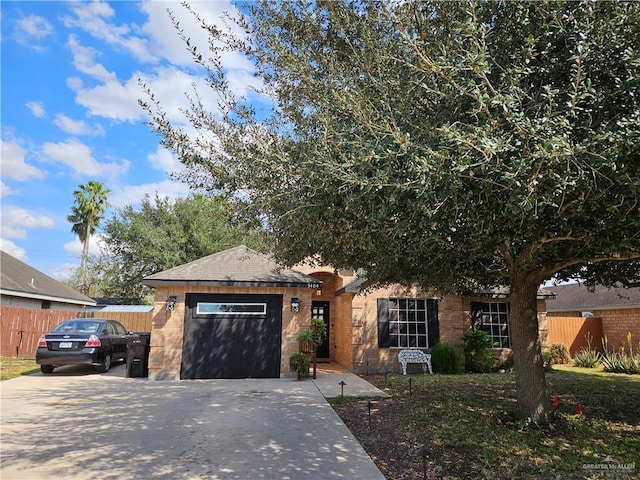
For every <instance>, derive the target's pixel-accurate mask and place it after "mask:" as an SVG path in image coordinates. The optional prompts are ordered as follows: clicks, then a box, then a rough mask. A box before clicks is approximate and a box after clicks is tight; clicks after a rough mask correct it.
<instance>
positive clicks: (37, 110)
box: [26, 102, 47, 118]
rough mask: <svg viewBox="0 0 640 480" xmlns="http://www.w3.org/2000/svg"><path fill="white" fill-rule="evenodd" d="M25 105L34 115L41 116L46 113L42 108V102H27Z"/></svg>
mask: <svg viewBox="0 0 640 480" xmlns="http://www.w3.org/2000/svg"><path fill="white" fill-rule="evenodd" d="M26 105H27V108H28V109H29V110H31V114H32V115H33V116H34V117H38V118H42V117H44V116H45V115H46V114H47V112H45V110H44V105H42V102H27V103H26Z"/></svg>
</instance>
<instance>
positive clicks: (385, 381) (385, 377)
mask: <svg viewBox="0 0 640 480" xmlns="http://www.w3.org/2000/svg"><path fill="white" fill-rule="evenodd" d="M387 373H389V370H387V367H384V386H385V387H386V386H387Z"/></svg>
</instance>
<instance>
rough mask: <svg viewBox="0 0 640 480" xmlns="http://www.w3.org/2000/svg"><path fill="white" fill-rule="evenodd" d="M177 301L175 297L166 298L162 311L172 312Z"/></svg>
mask: <svg viewBox="0 0 640 480" xmlns="http://www.w3.org/2000/svg"><path fill="white" fill-rule="evenodd" d="M177 300H178V297H177V296H176V295H169V296H168V297H167V303H166V304H165V305H164V309H165V310H166V311H167V312H173V310H174V309H175V308H176V301H177Z"/></svg>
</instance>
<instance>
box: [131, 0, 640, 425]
mask: <svg viewBox="0 0 640 480" xmlns="http://www.w3.org/2000/svg"><path fill="white" fill-rule="evenodd" d="M243 12H244V14H243V15H240V16H239V17H238V18H236V25H235V26H237V27H240V29H239V30H237V31H242V32H248V33H249V35H248V36H238V35H234V33H233V31H232V30H225V29H224V28H222V27H220V26H216V25H209V24H207V23H206V22H203V24H202V26H203V28H205V29H206V30H207V31H208V32H209V33H210V37H211V38H210V40H211V41H210V43H209V48H210V52H207V54H206V55H203V53H202V52H200V51H199V50H198V49H197V48H196V47H194V46H193V45H191V44H190V43H189V36H188V34H187V33H186V32H183V31H181V30H180V26H179V25H176V26H177V28H178V32H179V34H180V35H181V36H182V38H183V39H184V40H185V42H186V43H187V47H188V48H189V50H190V51H191V52H192V53H193V56H194V61H195V62H196V64H197V65H198V66H199V67H201V68H202V69H203V73H204V74H205V75H206V77H207V82H208V84H209V85H210V86H211V87H212V88H213V90H214V93H215V94H216V95H217V98H218V99H219V105H218V107H219V111H218V112H210V111H208V109H207V106H205V104H204V103H203V102H202V101H201V100H200V98H202V97H200V96H198V95H192V96H191V102H192V103H191V106H190V109H188V111H187V112H186V115H187V117H188V120H189V121H190V123H191V125H190V126H189V128H193V129H195V131H196V132H197V133H196V134H195V135H193V134H191V133H190V130H189V129H187V128H181V127H179V126H177V125H174V124H172V123H171V122H170V121H169V119H168V117H167V115H166V114H165V112H164V111H163V109H162V106H161V105H159V104H158V103H157V102H156V100H155V98H154V97H153V94H152V92H149V94H150V96H149V98H148V101H147V102H142V105H143V107H145V108H146V109H147V111H148V112H149V114H150V115H151V117H152V123H153V126H154V128H155V129H156V130H157V131H158V133H159V134H160V135H161V137H162V138H163V143H164V144H165V145H166V146H167V147H169V148H171V149H172V150H174V151H175V152H176V153H177V154H178V155H179V157H180V159H181V161H182V162H183V163H184V164H185V165H186V167H187V173H186V175H185V177H184V178H183V179H184V180H185V181H188V182H189V183H191V184H192V185H193V186H195V187H198V188H205V189H210V190H215V189H221V190H223V191H225V192H228V193H231V194H236V195H235V197H234V198H235V199H236V200H237V201H238V203H242V204H243V206H244V207H246V208H247V209H248V210H249V211H253V213H252V215H255V210H257V211H259V212H260V213H261V214H263V215H265V217H266V219H267V221H268V224H269V227H270V229H271V231H272V233H273V234H274V238H275V240H276V245H275V247H276V248H275V249H274V253H275V254H277V255H278V256H279V258H280V259H281V260H283V261H285V262H287V263H291V264H293V263H296V262H299V261H301V260H302V259H305V258H308V257H309V256H311V255H317V256H318V257H317V258H319V259H320V260H321V261H323V262H324V263H327V264H332V265H334V266H336V267H359V268H364V269H366V271H367V275H368V278H369V280H370V281H372V282H382V283H384V282H401V283H405V284H411V283H414V282H415V283H419V284H422V285H424V286H427V287H435V288H437V289H439V290H440V291H442V292H450V291H457V292H469V291H471V292H473V291H477V289H478V288H480V287H491V286H497V285H500V286H503V285H509V286H510V287H511V290H510V291H511V301H512V302H511V307H512V308H511V316H512V324H511V325H510V332H511V336H512V346H513V349H514V364H515V369H516V375H517V376H518V378H519V380H518V382H517V385H518V392H519V394H518V404H519V410H520V414H521V415H522V416H524V417H527V416H529V417H531V418H533V420H534V421H538V420H544V417H545V409H546V406H545V405H546V403H547V402H546V398H547V396H546V393H545V383H544V372H543V369H542V357H541V351H540V344H539V340H537V318H536V292H537V289H538V287H539V285H540V284H541V283H542V282H543V281H544V280H545V279H548V278H551V277H552V276H554V275H557V276H559V277H562V278H570V277H575V276H582V277H585V278H593V279H595V280H597V279H598V278H599V276H602V277H603V279H605V277H606V278H607V279H610V278H613V276H615V275H616V274H617V275H620V276H622V275H624V276H626V277H629V276H632V275H636V276H635V277H631V278H638V277H637V275H638V273H640V264H638V262H637V260H638V258H640V245H639V243H640V213H639V210H638V205H640V189H638V185H640V169H638V165H639V164H640V158H639V155H640V153H639V150H638V148H637V145H638V141H639V140H640V129H639V128H638V125H639V124H640V108H639V102H640V76H639V65H640V60H639V56H638V50H637V45H639V44H640V26H639V24H640V4H638V3H636V2H622V1H615V2H614V1H612V2H587V1H582V2H551V1H548V2H547V1H540V2H440V1H422V0H421V1H417V0H413V1H412V0H410V1H406V2H393V3H391V4H390V3H388V2H376V1H372V2H357V1H356V2H352V1H346V0H345V1H342V2H306V1H304V0H299V1H294V2H285V3H282V2H272V1H268V0H263V1H258V2H255V3H251V4H249V5H247V6H246V9H245V10H243ZM196 15H197V14H196ZM243 35H244V34H243ZM229 51H237V52H241V53H244V54H245V55H246V56H247V58H248V60H249V61H250V62H251V63H252V64H253V65H254V66H255V68H256V76H257V77H258V78H259V79H260V81H261V82H262V87H261V88H260V89H259V91H258V95H250V96H247V97H240V96H238V95H236V93H235V91H234V90H233V86H234V84H233V82H231V81H230V79H229V78H228V76H227V72H226V70H225V68H224V58H226V55H228V53H229ZM207 58H209V59H210V60H207ZM265 99H266V100H267V101H265ZM237 192H242V195H237ZM532 344H533V345H534V347H535V348H530V346H531V345H532ZM529 371H533V372H534V373H533V374H532V376H530V377H528V378H526V379H525V377H524V375H525V373H524V372H529ZM521 375H523V376H521Z"/></svg>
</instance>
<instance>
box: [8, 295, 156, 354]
mask: <svg viewBox="0 0 640 480" xmlns="http://www.w3.org/2000/svg"><path fill="white" fill-rule="evenodd" d="M102 316H104V317H106V318H110V319H112V320H117V321H118V322H120V323H122V325H124V327H125V328H126V329H127V331H130V332H150V331H151V320H152V318H153V312H143V313H132V312H109V313H104V314H101V313H100V312H99V311H98V312H94V311H80V312H78V311H67V310H36V309H31V308H22V307H8V306H4V305H0V356H3V357H12V358H26V359H29V358H34V357H35V352H36V348H37V346H38V340H39V339H40V336H41V335H42V334H43V333H46V332H48V331H50V330H51V329H52V328H53V327H55V326H56V325H58V324H59V323H60V322H62V321H64V320H67V319H69V318H76V317H102Z"/></svg>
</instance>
